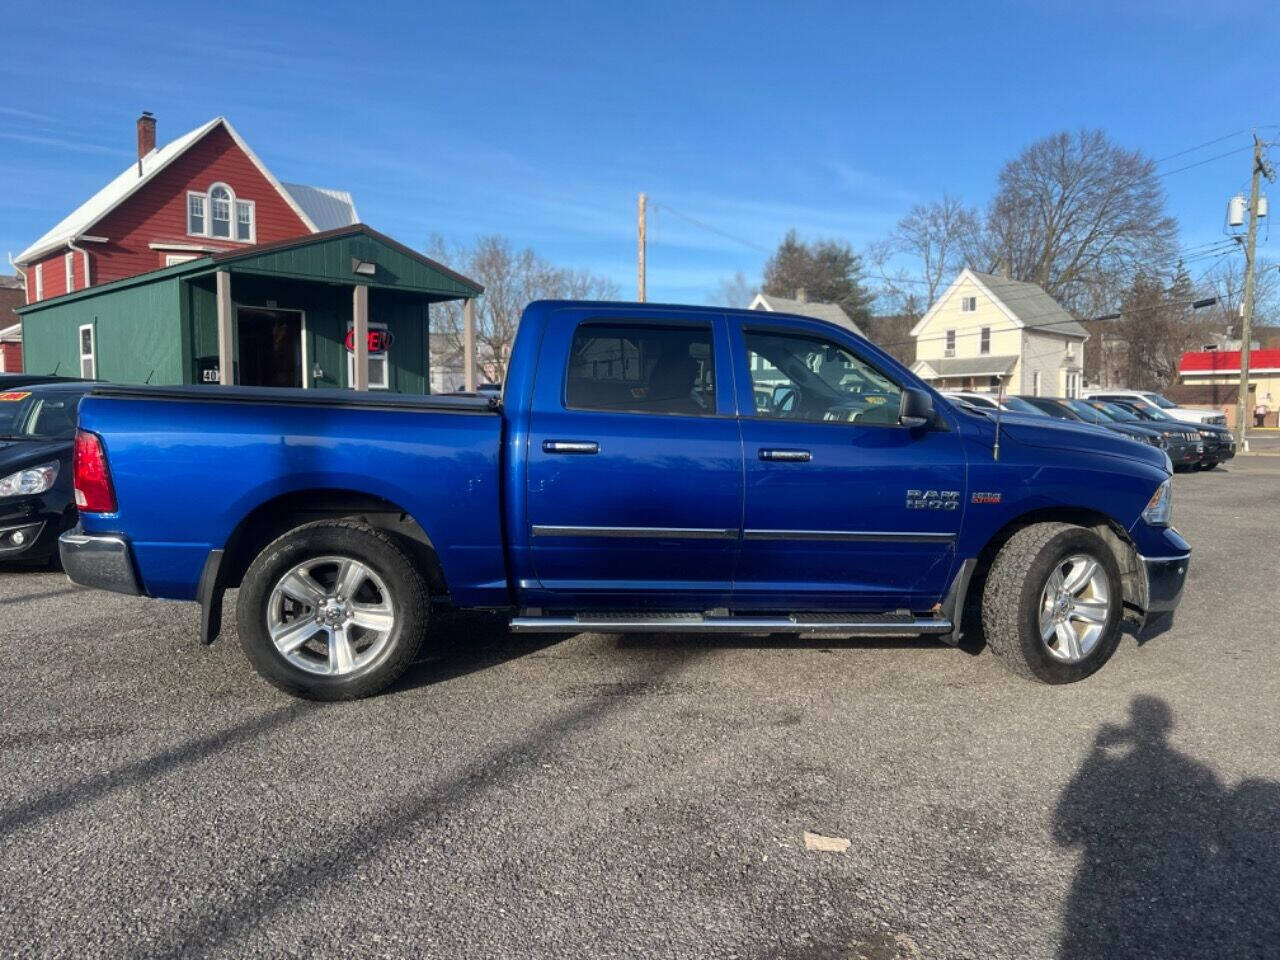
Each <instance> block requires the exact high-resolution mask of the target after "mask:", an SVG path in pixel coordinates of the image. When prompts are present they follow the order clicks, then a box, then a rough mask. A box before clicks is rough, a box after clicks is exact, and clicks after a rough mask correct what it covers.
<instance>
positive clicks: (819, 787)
mask: <svg viewBox="0 0 1280 960" xmlns="http://www.w3.org/2000/svg"><path fill="white" fill-rule="evenodd" d="M1278 493H1280V459H1275V458H1269V457H1257V458H1239V459H1237V460H1236V461H1234V462H1232V463H1231V464H1228V465H1227V466H1226V467H1225V468H1220V469H1219V470H1218V471H1215V472H1214V473H1210V474H1191V475H1185V476H1179V477H1178V479H1177V481H1176V503H1177V510H1176V512H1177V522H1178V526H1179V528H1180V529H1181V530H1182V531H1183V532H1184V533H1185V534H1186V536H1187V537H1188V538H1189V539H1190V540H1191V542H1192V543H1193V545H1194V547H1195V551H1196V552H1195V556H1194V560H1193V563H1192V567H1191V575H1190V582H1189V584H1188V589H1187V594H1186V596H1185V599H1184V602H1183V605H1182V609H1181V611H1180V612H1179V616H1178V619H1177V621H1176V623H1175V624H1174V625H1173V626H1172V628H1170V629H1168V630H1166V631H1165V632H1163V633H1160V634H1159V635H1156V636H1150V637H1143V638H1142V642H1141V643H1140V642H1138V639H1137V638H1135V637H1133V636H1132V635H1130V636H1127V637H1126V638H1125V640H1124V642H1123V644H1122V645H1121V648H1120V650H1119V652H1118V653H1117V655H1116V657H1115V659H1114V660H1113V661H1112V662H1111V663H1110V664H1109V665H1108V666H1107V667H1106V668H1105V669H1104V670H1103V671H1102V672H1101V673H1100V674H1098V675H1096V676H1095V677H1093V678H1092V679H1090V680H1088V681H1087V682H1085V683H1081V684H1076V685H1073V686H1071V687H1067V688H1048V687H1043V686H1036V685H1033V684H1030V683H1026V682H1023V681H1020V680H1017V679H1015V678H1013V677H1012V676H1010V675H1009V674H1007V673H1006V672H1005V671H1004V670H1003V669H1002V668H1001V667H1000V666H999V664H998V663H997V662H996V661H995V660H994V658H993V657H992V656H991V655H990V654H989V653H986V652H982V653H980V654H976V655H974V654H970V653H965V652H963V651H958V650H952V649H949V648H947V647H943V646H940V645H938V644H935V643H934V642H931V641H923V640H921V641H908V642H892V643H867V642H832V641H814V642H809V641H788V640H776V639H773V640H754V639H732V638H718V639H714V640H703V639H698V638H669V637H668V638H655V637H616V636H602V635H580V636H576V637H572V638H569V639H563V640H556V639H550V640H543V641H529V640H525V639H518V640H517V639H512V638H510V637H508V636H507V635H506V634H505V632H504V631H503V630H502V629H500V628H499V627H497V626H495V625H493V624H489V623H483V622H482V623H464V624H460V625H459V626H457V627H456V628H455V630H454V631H453V632H454V634H455V636H454V637H453V638H452V640H451V643H452V645H453V647H452V648H453V649H454V650H455V651H456V652H452V653H447V654H446V655H444V656H443V657H441V658H439V659H436V660H433V661H430V662H427V663H424V664H422V665H419V666H418V667H416V668H415V669H414V670H413V671H412V673H411V674H410V676H409V677H408V678H407V680H406V681H405V682H403V683H401V684H400V685H399V686H398V687H397V688H396V690H395V691H393V692H392V693H390V694H388V695H385V696H382V697H379V698H376V699H374V700H370V701H365V702H362V703H357V704H351V705H327V706H316V705H311V704H302V703H298V702H294V701H291V700H289V699H288V698H286V697H284V696H283V695H281V694H277V693H276V692H274V691H273V690H272V689H271V688H269V687H267V686H266V684H264V683H262V682H261V681H259V680H258V679H257V677H256V676H255V675H253V674H252V673H251V672H250V670H249V668H248V666H247V664H246V662H245V660H244V658H243V656H242V655H241V653H240V650H239V648H238V645H237V643H236V642H235V638H234V636H227V637H224V639H223V640H221V641H219V642H218V643H217V644H215V645H214V646H213V647H211V648H208V649H205V648H200V647H198V646H197V645H196V644H195V642H194V641H193V639H192V637H193V634H194V630H195V624H196V615H195V610H194V608H193V607H190V606H186V605H172V604H165V603H161V602H156V601H149V600H142V599H136V598H128V597H117V596H112V595H107V594H102V593H90V592H85V591H81V590H78V589H76V588H73V587H71V586H69V585H68V583H67V581H66V580H65V579H64V578H63V577H62V576H61V575H55V574H50V573H37V572H22V571H17V570H6V571H4V572H3V573H0V668H2V669H3V670H4V673H5V675H6V676H7V677H8V678H9V680H8V681H7V682H8V688H9V693H8V694H7V695H6V696H5V697H4V698H3V700H2V701H0V703H2V706H0V840H2V843H0V889H3V891H4V892H3V896H2V897H0V954H2V955H4V956H16V957H74V958H85V957H113V958H122V957H200V956H217V957H283V956H324V957H344V958H345V957H410V956H413V957H421V956H430V957H447V958H463V957H559V956H591V957H646V958H651V957H682V958H683V957H741V958H747V957H753V958H754V957H761V958H778V960H780V958H796V960H836V958H857V960H873V958H874V960H894V958H915V957H973V958H983V960H986V958H1005V957H1007V958H1020V960H1021V958H1030V957H1068V958H1076V957H1095V956H1096V957H1103V956H1105V957H1111V958H1116V957H1120V958H1127V957H1138V956H1143V957H1160V958H1169V957H1184V956H1197V957H1199V956H1204V957H1210V956H1212V957H1230V958H1233V960H1235V958H1243V957H1255V956H1271V957H1275V956H1280V902H1278V898H1280V894H1278V893H1277V891H1280V866H1277V863H1278V862H1280V679H1278V678H1280V670H1278V669H1277V667H1280V642H1278V641H1280V625H1278V624H1277V620H1276V618H1275V617H1274V615H1273V614H1272V613H1271V612H1270V611H1271V609H1272V608H1271V602H1272V600H1273V598H1274V595H1275V579H1276V575H1277V568H1276V562H1275V541H1274V534H1273V533H1272V534H1268V533H1267V531H1273V532H1274V531H1275V530H1276V529H1277V525H1278V524H1280V497H1278V496H1277V494H1278ZM228 619H229V620H230V618H228ZM463 651H469V652H463ZM806 831H810V832H813V833H817V834H821V835H824V836H828V837H836V838H844V839H846V840H848V841H849V845H848V848H847V849H846V850H844V852H825V851H811V850H807V849H806V846H805V833H806ZM836 846H840V845H839V844H837V845H836Z"/></svg>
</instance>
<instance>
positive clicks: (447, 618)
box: [383, 610, 572, 696]
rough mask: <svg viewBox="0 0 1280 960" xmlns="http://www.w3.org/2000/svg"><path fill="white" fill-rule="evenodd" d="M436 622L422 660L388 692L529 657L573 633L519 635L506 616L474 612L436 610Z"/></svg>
mask: <svg viewBox="0 0 1280 960" xmlns="http://www.w3.org/2000/svg"><path fill="white" fill-rule="evenodd" d="M432 618H433V622H432V624H431V627H430V629H429V630H428V636H427V640H426V641H425V642H424V643H423V646H422V651H421V653H420V655H419V659H418V660H416V661H415V662H414V663H413V664H412V665H411V666H410V667H409V669H408V670H406V671H405V673H404V676H402V677H401V678H400V679H399V680H397V681H396V682H395V683H393V684H392V685H391V686H390V687H388V688H387V690H386V691H385V693H384V694H383V695H384V696H385V695H386V694H393V693H399V692H402V691H405V690H416V689H418V688H420V687H428V686H431V685H432V684H436V683H442V682H444V681H446V680H453V679H455V678H456V677H463V676H466V675H467V674H469V673H475V672H476V671H478V670H485V669H488V668H489V667H496V666H499V665H500V664H503V663H507V662H508V661H511V660H518V659H520V658H521V657H525V656H529V655H530V654H533V653H536V652H538V651H539V650H543V649H546V648H547V647H549V646H553V645H554V644H557V643H560V642H561V641H562V640H565V639H566V638H568V637H570V636H572V634H527V635H520V636H517V635H515V634H513V633H512V632H511V631H510V630H509V629H507V619H506V617H503V616H499V615H498V614H486V613H475V612H470V611H452V610H451V611H447V612H442V613H434V612H433V613H432Z"/></svg>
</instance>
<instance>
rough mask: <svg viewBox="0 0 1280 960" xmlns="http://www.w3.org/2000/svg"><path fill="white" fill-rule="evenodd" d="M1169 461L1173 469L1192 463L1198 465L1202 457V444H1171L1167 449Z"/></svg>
mask: <svg viewBox="0 0 1280 960" xmlns="http://www.w3.org/2000/svg"><path fill="white" fill-rule="evenodd" d="M1167 450H1168V453H1169V459H1170V461H1172V462H1173V465H1174V466H1175V467H1182V466H1186V465H1188V464H1192V463H1199V462H1200V458H1201V457H1202V456H1203V455H1204V444H1203V443H1199V442H1197V443H1190V442H1186V441H1184V442H1182V443H1171V444H1169V446H1168V448H1167Z"/></svg>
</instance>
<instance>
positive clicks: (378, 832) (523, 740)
mask: <svg viewBox="0 0 1280 960" xmlns="http://www.w3.org/2000/svg"><path fill="white" fill-rule="evenodd" d="M695 656H696V654H695ZM690 659H692V657H690V656H683V657H680V656H673V657H671V658H669V659H668V660H666V661H664V662H663V663H662V665H661V666H660V667H659V668H658V669H656V670H655V671H654V675H652V676H650V677H648V678H647V679H649V680H655V679H657V680H661V679H663V678H664V677H667V676H670V675H672V674H675V673H679V672H680V670H681V668H682V667H683V666H684V665H685V664H686V663H687V662H688V661H689V660H690ZM634 703H635V701H634V700H633V699H632V698H629V697H598V698H591V699H588V700H587V701H585V702H584V703H583V704H582V705H581V706H575V707H573V708H571V709H567V710H563V711H561V712H560V713H559V714H558V715H556V716H555V717H554V718H552V719H551V720H549V721H547V722H545V723H543V724H542V725H541V726H539V727H537V728H535V729H533V730H531V731H530V732H529V733H528V734H527V735H525V736H523V737H520V738H519V739H516V740H513V741H510V742H507V743H505V744H501V745H497V746H496V747H495V749H493V750H490V751H489V752H487V753H485V754H483V755H481V756H477V757H475V758H473V759H472V760H471V762H469V763H467V764H466V765H465V766H463V767H462V768H461V769H460V770H457V771H454V772H452V773H451V774H450V775H449V776H448V778H447V779H446V780H444V782H442V783H441V784H440V785H439V786H438V787H436V788H435V789H428V790H427V791H426V792H425V793H420V792H418V791H417V790H416V789H411V790H410V791H409V792H408V793H406V794H405V795H404V796H403V797H402V798H401V799H400V800H399V801H398V802H396V803H394V804H391V805H389V806H387V807H385V808H383V809H382V810H374V809H370V810H369V811H368V816H367V818H365V819H363V820H361V821H359V822H357V823H353V824H352V825H351V826H350V828H349V829H348V830H346V831H345V832H342V831H337V830H335V831H334V839H333V842H332V843H330V844H328V845H326V846H323V847H311V848H308V849H307V850H306V851H304V852H302V853H300V854H298V855H296V856H294V857H292V858H281V859H280V860H274V861H272V863H271V865H270V866H269V867H268V868H266V869H265V870H264V872H263V874H262V876H261V877H260V879H259V880H258V881H257V882H256V883H255V884H254V885H245V886H242V887H238V888H235V889H231V890H228V891H227V892H226V893H225V894H224V895H222V896H220V897H216V898H214V897H211V898H207V899H205V900H203V901H202V902H201V903H200V904H199V906H198V908H197V909H196V910H195V911H194V915H191V916H190V918H189V920H187V921H184V922H183V923H182V924H181V925H180V926H175V927H174V928H173V929H171V930H169V931H168V932H167V933H158V934H157V936H156V937H155V938H154V940H153V941H152V942H150V943H146V944H138V945H137V947H136V949H135V950H134V951H133V952H131V953H129V954H127V956H130V957H134V958H142V957H148V958H150V957H174V958H187V957H191V956H194V955H196V954H202V955H203V954H207V953H211V952H215V951H216V948H217V947H219V946H220V945H222V944H225V943H226V942H227V941H229V940H233V939H236V938H238V937H240V936H242V935H243V934H244V933H245V932H246V931H247V930H248V929H250V928H252V927H253V926H255V925H257V924H260V923H262V922H263V921H264V920H267V919H269V918H271V917H273V916H275V915H277V914H281V913H289V912H291V911H293V910H294V909H295V908H296V907H298V906H299V905H302V904H306V903H308V902H310V901H311V900H312V899H314V898H315V897H316V896H317V895H318V894H319V893H320V892H322V891H324V890H326V889H327V888H329V887H330V886H331V885H333V884H334V882H335V881H344V880H350V878H351V877H352V876H353V875H357V874H359V873H360V871H361V867H362V865H363V864H366V863H369V862H371V861H374V860H376V859H378V858H380V857H383V856H385V855H386V853H387V851H388V850H389V849H392V848H394V847H396V846H397V845H402V844H405V843H407V842H409V841H410V840H411V838H412V836H413V834H414V832H415V831H416V830H418V829H419V828H422V827H424V826H425V825H427V824H428V823H429V822H430V821H431V820H432V819H433V818H435V817H438V816H439V815H441V814H442V813H445V812H447V811H449V810H451V809H455V808H458V807H461V806H463V805H465V804H468V803H472V802H474V799H475V798H476V797H477V796H479V795H482V794H484V793H485V792H487V791H488V790H490V789H493V788H498V787H503V786H509V785H510V784H511V782H512V781H514V780H516V779H518V778H519V777H521V776H522V775H524V774H525V773H526V772H528V771H532V770H536V769H537V768H538V764H539V762H540V758H541V756H542V754H543V753H544V752H545V751H546V750H547V749H548V748H552V747H555V746H556V745H557V744H561V743H565V742H572V741H573V740H574V739H575V738H578V737H582V736H585V735H586V734H587V733H589V732H590V731H591V730H592V729H594V728H596V727H598V726H600V725H601V724H602V723H604V722H605V721H606V720H607V719H608V718H609V717H610V716H611V715H612V714H615V713H618V712H620V711H622V710H623V709H624V708H625V707H626V706H628V705H634ZM441 869H447V866H446V865H441Z"/></svg>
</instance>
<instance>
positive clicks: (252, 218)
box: [231, 199, 258, 243]
mask: <svg viewBox="0 0 1280 960" xmlns="http://www.w3.org/2000/svg"><path fill="white" fill-rule="evenodd" d="M241 204H243V205H244V206H246V207H248V208H249V239H248V240H241V239H240V238H239V237H238V236H236V234H237V233H239V231H240V205H241ZM231 239H232V240H234V241H235V242H236V243H257V242H258V207H257V204H255V203H254V202H253V201H252V200H238V199H235V200H232V201H231Z"/></svg>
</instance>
